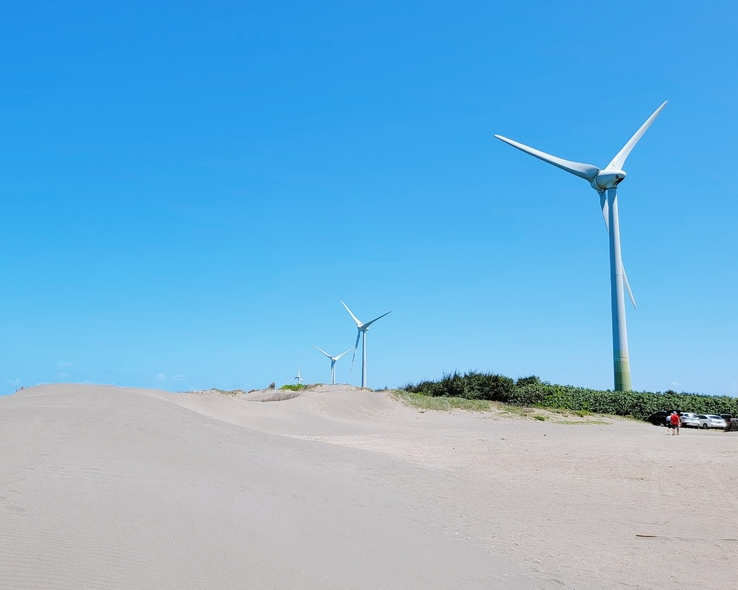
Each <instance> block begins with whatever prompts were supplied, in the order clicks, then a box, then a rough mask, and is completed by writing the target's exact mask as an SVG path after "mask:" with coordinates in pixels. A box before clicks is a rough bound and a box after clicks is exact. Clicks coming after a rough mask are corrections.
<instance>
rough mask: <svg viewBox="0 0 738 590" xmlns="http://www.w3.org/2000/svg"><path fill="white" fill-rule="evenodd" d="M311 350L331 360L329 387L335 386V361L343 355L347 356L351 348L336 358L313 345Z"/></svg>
mask: <svg viewBox="0 0 738 590" xmlns="http://www.w3.org/2000/svg"><path fill="white" fill-rule="evenodd" d="M313 348H317V349H318V350H319V351H320V352H322V353H323V354H324V355H325V356H327V357H328V358H329V359H331V385H335V384H336V361H338V359H340V358H341V357H342V356H343V355H344V354H347V353H349V352H351V351H352V350H354V349H353V348H349V349H348V350H347V351H346V352H342V353H341V354H339V355H338V356H331V355H329V354H328V353H327V352H326V351H325V350H323V349H322V348H318V347H317V346H315V344H313Z"/></svg>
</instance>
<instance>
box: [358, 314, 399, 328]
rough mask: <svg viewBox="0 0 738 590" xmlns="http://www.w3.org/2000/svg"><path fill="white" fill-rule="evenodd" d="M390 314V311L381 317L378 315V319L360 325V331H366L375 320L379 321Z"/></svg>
mask: <svg viewBox="0 0 738 590" xmlns="http://www.w3.org/2000/svg"><path fill="white" fill-rule="evenodd" d="M391 313H392V312H391V311H388V312H387V313H383V314H382V315H380V316H379V317H378V318H374V319H373V320H372V321H370V322H367V323H366V324H362V326H361V329H362V330H366V329H367V328H368V327H369V326H371V325H372V324H373V323H374V322H376V321H377V320H381V319H382V318H383V317H384V316H386V315H389V314H391Z"/></svg>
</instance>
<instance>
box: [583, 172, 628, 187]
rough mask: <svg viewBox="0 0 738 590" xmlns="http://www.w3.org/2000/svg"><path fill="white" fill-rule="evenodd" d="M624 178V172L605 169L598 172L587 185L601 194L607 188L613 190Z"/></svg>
mask: <svg viewBox="0 0 738 590" xmlns="http://www.w3.org/2000/svg"><path fill="white" fill-rule="evenodd" d="M625 176H626V174H625V171H624V170H607V169H605V170H602V171H601V172H598V173H597V176H595V177H594V179H593V180H592V182H590V183H589V184H590V186H591V187H592V188H593V189H595V190H596V191H597V192H602V191H604V190H607V189H609V188H615V187H616V186H617V185H619V184H620V183H621V182H623V180H625Z"/></svg>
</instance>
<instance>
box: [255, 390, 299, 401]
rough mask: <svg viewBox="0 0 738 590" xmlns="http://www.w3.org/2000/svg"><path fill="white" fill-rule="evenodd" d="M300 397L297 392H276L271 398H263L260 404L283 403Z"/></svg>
mask: <svg viewBox="0 0 738 590" xmlns="http://www.w3.org/2000/svg"><path fill="white" fill-rule="evenodd" d="M299 395H300V392H299V391H276V392H275V393H274V395H272V396H271V397H267V398H264V399H262V400H259V401H262V402H283V401H284V400H287V399H293V398H296V397H298V396H299Z"/></svg>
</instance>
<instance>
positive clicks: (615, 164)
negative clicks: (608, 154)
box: [607, 100, 669, 170]
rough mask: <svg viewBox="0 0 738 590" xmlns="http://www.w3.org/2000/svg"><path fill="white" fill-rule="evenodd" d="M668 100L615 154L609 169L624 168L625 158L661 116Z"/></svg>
mask: <svg viewBox="0 0 738 590" xmlns="http://www.w3.org/2000/svg"><path fill="white" fill-rule="evenodd" d="M667 102H669V101H668V100H665V101H664V102H663V104H662V105H661V106H660V107H659V108H657V109H656V110H655V111H654V113H653V115H651V116H650V117H649V118H648V119H647V120H646V122H645V123H644V124H643V125H641V128H640V129H639V130H638V131H636V132H635V135H634V136H633V137H631V138H630V141H628V143H626V144H625V145H624V146H623V149H621V150H620V151H619V152H618V155H617V156H615V157H614V158H613V159H612V162H610V163H609V164H608V165H607V167H608V168H609V169H613V170H622V169H623V166H624V165H625V159H626V158H627V157H628V154H630V151H631V150H632V149H633V148H634V147H635V144H637V143H638V141H639V140H640V139H641V137H643V134H644V133H645V132H646V130H647V129H648V128H649V127H650V126H651V123H653V122H654V119H656V117H658V116H659V113H660V112H661V111H662V110H663V109H664V107H665V106H666V103H667Z"/></svg>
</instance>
